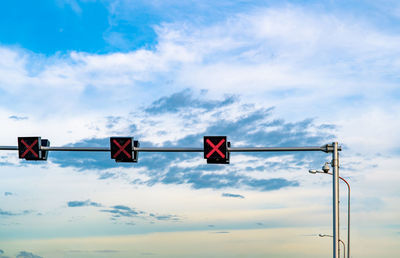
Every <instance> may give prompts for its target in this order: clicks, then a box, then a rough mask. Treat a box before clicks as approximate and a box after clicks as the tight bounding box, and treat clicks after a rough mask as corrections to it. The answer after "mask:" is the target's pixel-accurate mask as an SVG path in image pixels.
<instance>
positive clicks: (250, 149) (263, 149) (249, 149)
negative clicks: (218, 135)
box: [228, 146, 325, 152]
mask: <svg viewBox="0 0 400 258" xmlns="http://www.w3.org/2000/svg"><path fill="white" fill-rule="evenodd" d="M228 150H229V152H268V151H271V152H272V151H273V152H275V151H324V150H325V146H323V147H245V148H240V147H238V148H228Z"/></svg>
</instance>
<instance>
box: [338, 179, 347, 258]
mask: <svg viewBox="0 0 400 258" xmlns="http://www.w3.org/2000/svg"><path fill="white" fill-rule="evenodd" d="M339 178H340V179H341V180H342V181H343V182H345V183H346V185H347V191H348V194H347V257H348V258H350V184H349V183H348V182H347V181H346V180H345V179H344V178H342V177H339Z"/></svg>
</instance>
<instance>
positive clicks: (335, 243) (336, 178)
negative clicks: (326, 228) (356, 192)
mask: <svg viewBox="0 0 400 258" xmlns="http://www.w3.org/2000/svg"><path fill="white" fill-rule="evenodd" d="M332 145H333V152H332V164H331V165H332V168H333V178H332V184H333V186H332V190H333V192H332V195H333V258H339V152H338V143H337V142H333V143H332Z"/></svg>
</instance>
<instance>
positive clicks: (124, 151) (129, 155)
mask: <svg viewBox="0 0 400 258" xmlns="http://www.w3.org/2000/svg"><path fill="white" fill-rule="evenodd" d="M113 143H114V144H115V145H116V146H117V147H118V148H119V150H118V151H117V152H116V153H115V154H114V156H113V158H114V159H115V158H116V157H117V156H118V155H119V154H120V153H121V152H123V153H125V155H126V156H127V157H128V158H132V155H131V154H130V153H129V152H127V151H126V150H125V148H126V147H127V146H128V145H129V144H130V143H131V140H130V139H128V140H127V141H126V142H125V143H124V145H122V146H121V145H120V144H119V143H118V142H117V140H115V139H114V140H113Z"/></svg>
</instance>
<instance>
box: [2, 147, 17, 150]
mask: <svg viewBox="0 0 400 258" xmlns="http://www.w3.org/2000/svg"><path fill="white" fill-rule="evenodd" d="M0 150H18V146H0Z"/></svg>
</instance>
